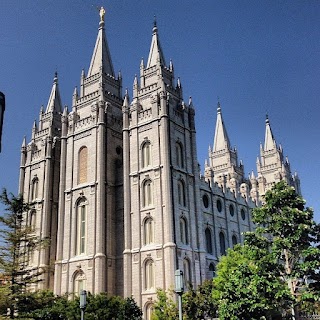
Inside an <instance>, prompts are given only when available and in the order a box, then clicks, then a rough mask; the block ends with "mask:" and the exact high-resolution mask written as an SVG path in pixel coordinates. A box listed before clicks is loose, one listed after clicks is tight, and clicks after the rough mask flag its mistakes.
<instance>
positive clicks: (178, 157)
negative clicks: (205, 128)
mask: <svg viewBox="0 0 320 320" xmlns="http://www.w3.org/2000/svg"><path fill="white" fill-rule="evenodd" d="M176 164H177V166H178V167H180V168H184V161H183V146H182V143H181V142H176Z"/></svg>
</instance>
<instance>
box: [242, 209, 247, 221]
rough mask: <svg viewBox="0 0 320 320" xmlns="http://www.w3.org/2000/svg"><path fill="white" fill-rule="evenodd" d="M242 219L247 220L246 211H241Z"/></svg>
mask: <svg viewBox="0 0 320 320" xmlns="http://www.w3.org/2000/svg"><path fill="white" fill-rule="evenodd" d="M241 218H242V220H245V219H246V213H245V211H244V209H241Z"/></svg>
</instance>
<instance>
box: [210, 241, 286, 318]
mask: <svg viewBox="0 0 320 320" xmlns="http://www.w3.org/2000/svg"><path fill="white" fill-rule="evenodd" d="M276 268H277V265H276V264H275V263H274V261H273V260H272V259H271V256H270V255H268V253H267V252H266V250H264V249H262V250H256V249H252V248H251V247H250V246H247V245H244V246H241V245H237V246H235V247H234V249H229V250H228V253H227V255H226V256H223V257H221V260H220V262H219V263H218V265H217V277H216V278H214V280H213V299H214V300H216V301H217V303H218V305H219V318H220V319H222V320H226V319H232V320H233V319H234V320H236V319H238V320H247V319H252V320H255V319H256V320H258V319H270V318H271V317H272V318H275V317H276V316H281V314H282V313H284V312H285V311H286V310H287V309H288V308H289V307H290V301H291V296H290V293H289V290H288V288H287V286H286V284H285V283H284V282H283V281H282V280H281V278H280V277H279V274H278V273H277V272H276Z"/></svg>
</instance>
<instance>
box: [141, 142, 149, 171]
mask: <svg viewBox="0 0 320 320" xmlns="http://www.w3.org/2000/svg"><path fill="white" fill-rule="evenodd" d="M150 165H151V143H150V141H146V142H145V143H144V144H143V146H142V168H145V167H148V166H150Z"/></svg>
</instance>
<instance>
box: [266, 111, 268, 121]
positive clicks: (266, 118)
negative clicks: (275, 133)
mask: <svg viewBox="0 0 320 320" xmlns="http://www.w3.org/2000/svg"><path fill="white" fill-rule="evenodd" d="M266 123H269V116H268V113H267V112H266Z"/></svg>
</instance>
